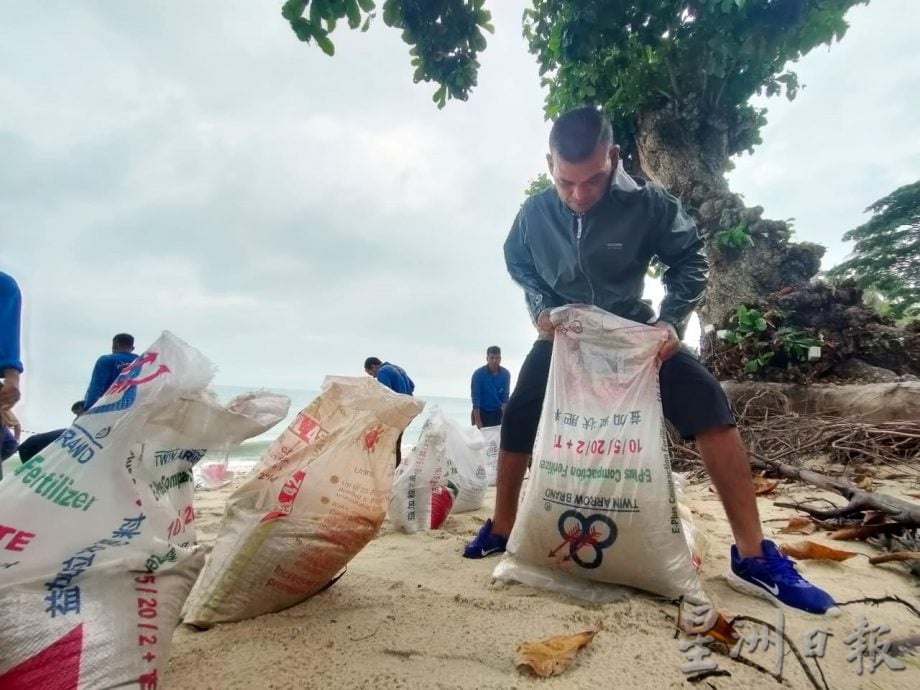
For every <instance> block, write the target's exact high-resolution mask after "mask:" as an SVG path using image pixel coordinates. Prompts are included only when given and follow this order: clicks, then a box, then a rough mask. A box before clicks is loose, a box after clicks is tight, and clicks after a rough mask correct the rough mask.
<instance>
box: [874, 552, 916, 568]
mask: <svg viewBox="0 0 920 690" xmlns="http://www.w3.org/2000/svg"><path fill="white" fill-rule="evenodd" d="M917 560H920V551H895V552H894V553H883V554H882V555H881V556H873V557H872V558H870V559H869V562H870V563H871V564H872V565H878V564H879V563H891V562H892V561H917Z"/></svg>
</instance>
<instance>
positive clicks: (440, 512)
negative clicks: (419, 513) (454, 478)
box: [431, 486, 454, 529]
mask: <svg viewBox="0 0 920 690" xmlns="http://www.w3.org/2000/svg"><path fill="white" fill-rule="evenodd" d="M453 507H454V494H453V493H452V492H451V491H450V489H448V488H447V487H444V486H439V487H438V488H437V489H435V490H434V491H432V492H431V529H438V528H439V527H440V526H441V525H443V524H444V521H445V520H447V516H448V515H450V509H451V508H453Z"/></svg>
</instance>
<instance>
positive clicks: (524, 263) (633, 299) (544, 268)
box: [463, 106, 840, 615]
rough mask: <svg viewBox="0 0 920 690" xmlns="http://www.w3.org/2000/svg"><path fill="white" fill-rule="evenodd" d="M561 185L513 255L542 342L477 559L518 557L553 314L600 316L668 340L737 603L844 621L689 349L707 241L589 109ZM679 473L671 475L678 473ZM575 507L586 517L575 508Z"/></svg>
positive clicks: (560, 168)
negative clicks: (655, 298) (657, 276)
mask: <svg viewBox="0 0 920 690" xmlns="http://www.w3.org/2000/svg"><path fill="white" fill-rule="evenodd" d="M547 163H548V165H549V170H550V174H551V176H552V179H553V185H552V186H551V187H549V188H547V189H546V190H544V191H542V192H539V193H537V194H535V195H533V196H532V197H530V198H529V199H527V201H525V202H524V204H523V205H522V206H521V208H520V210H519V212H518V214H517V217H516V218H515V221H514V223H513V225H512V228H511V232H510V233H509V234H508V239H507V240H506V241H505V246H504V250H505V262H506V264H507V267H508V271H509V273H510V274H511V277H512V279H513V280H514V281H515V282H516V283H518V285H520V286H521V287H522V288H523V290H524V295H525V299H526V304H527V310H528V312H529V313H530V316H531V320H532V321H533V324H534V326H535V327H536V330H537V341H536V342H535V343H534V346H533V349H532V350H531V352H530V354H529V355H528V356H527V358H526V359H525V360H524V363H523V364H522V366H521V369H520V373H519V374H518V380H517V385H516V386H515V389H514V392H513V393H512V394H511V398H510V400H509V401H508V406H507V408H506V409H505V414H504V420H503V424H502V428H501V444H500V452H499V461H498V462H499V465H498V467H499V469H498V483H497V485H496V500H495V510H494V512H493V516H492V518H491V519H488V520H486V522H485V523H484V524H483V526H482V528H481V529H480V531H479V533H478V534H477V535H476V537H475V538H474V539H473V540H472V541H471V542H470V543H469V544H467V546H466V548H465V549H464V554H463V555H464V556H466V557H467V558H485V557H487V556H491V555H494V554H498V553H501V552H503V551H505V550H506V548H507V542H508V536H509V535H510V534H511V530H512V528H513V526H514V522H515V519H516V517H517V508H518V499H519V496H520V491H521V486H522V484H523V481H524V475H525V473H526V471H527V467H528V464H529V462H530V458H531V453H532V452H533V446H534V439H535V437H536V435H537V429H538V427H539V423H540V417H541V414H542V408H543V401H544V396H545V393H546V384H547V380H548V378H549V374H550V368H551V362H552V353H553V340H554V337H555V326H554V324H553V320H552V318H551V316H550V314H551V312H552V310H553V309H554V308H556V307H561V306H565V305H570V304H582V305H586V304H587V305H592V306H595V307H599V308H600V309H603V310H605V311H607V312H610V313H612V314H616V315H618V316H620V317H622V318H625V319H630V320H632V321H635V322H638V323H643V324H649V326H651V327H652V328H657V329H660V330H661V331H662V337H666V341H665V343H664V345H663V346H662V347H661V349H660V350H659V353H658V361H659V371H658V374H659V383H660V392H661V405H662V412H663V414H664V417H665V419H667V420H668V421H670V422H671V423H672V424H673V425H674V426H675V427H676V428H677V430H678V431H679V432H680V434H681V436H682V437H683V438H685V439H693V440H695V441H696V445H697V449H698V451H699V455H700V457H701V459H702V461H703V464H704V465H705V466H706V469H707V470H708V472H709V475H710V477H711V478H712V482H713V485H714V486H715V488H716V489H717V491H718V494H719V498H720V499H721V501H722V505H723V507H724V508H725V512H726V515H727V517H728V522H729V525H730V527H731V529H732V534H733V536H734V538H735V544H734V545H732V547H731V549H730V551H729V564H730V565H729V571H728V573H727V578H726V579H727V581H728V583H729V584H730V585H731V586H732V587H735V588H736V589H739V590H741V591H744V592H747V593H751V594H755V595H757V596H761V597H764V598H767V599H769V600H771V601H773V602H774V603H781V604H783V605H785V606H789V607H791V608H794V609H799V610H802V611H806V612H809V613H817V614H823V613H830V614H832V615H833V614H836V613H839V612H840V610H839V608H838V607H837V605H836V602H835V601H834V599H833V597H831V596H830V595H829V594H828V593H827V592H825V591H824V590H822V589H820V588H818V587H816V586H814V585H813V584H811V583H809V582H808V581H807V580H805V578H803V577H802V576H801V575H799V573H798V572H797V571H796V569H795V564H794V563H793V562H792V561H791V560H790V559H789V558H788V557H786V556H785V555H784V554H783V553H782V552H780V550H779V548H778V547H777V545H776V544H775V543H773V542H772V541H770V540H768V539H765V538H764V534H763V528H762V526H761V522H760V518H759V515H758V512H757V499H756V497H755V494H754V486H753V483H752V481H751V467H750V465H749V463H748V454H747V449H746V448H745V446H744V443H743V441H742V440H741V436H740V435H739V433H738V429H737V428H736V426H735V418H734V414H733V413H732V410H731V406H730V405H729V403H728V399H727V397H726V395H725V392H724V391H723V390H722V387H721V386H720V385H719V382H718V381H717V380H716V379H715V377H714V376H713V375H712V374H711V373H710V372H709V371H708V370H707V369H706V368H705V367H704V366H703V365H702V364H701V363H700V362H699V361H698V360H697V359H696V358H694V357H693V355H692V354H690V353H689V352H688V351H686V350H684V349H682V348H681V336H682V334H683V332H684V329H685V327H686V325H687V321H688V320H689V319H690V316H691V314H692V313H693V310H694V309H695V308H696V306H697V305H698V304H699V303H700V301H701V300H702V299H703V296H704V294H705V292H706V285H707V281H708V271H709V264H708V261H707V259H706V255H705V252H704V246H703V240H702V238H701V237H700V235H699V233H698V232H697V229H696V226H695V224H694V222H693V220H692V219H691V218H690V216H689V215H687V214H686V213H685V212H684V211H683V208H682V206H681V203H680V201H678V200H677V199H676V198H674V197H673V196H671V195H670V194H668V193H667V192H665V191H664V190H663V189H661V188H660V187H657V186H655V185H653V184H647V183H646V182H644V181H643V180H641V179H638V178H633V177H631V176H629V175H627V174H626V172H625V171H623V170H622V169H621V168H622V166H621V164H620V151H619V147H618V146H617V145H616V144H615V143H614V140H613V131H612V127H611V125H610V121H609V120H608V119H607V118H606V116H605V115H604V114H603V113H602V112H601V110H600V109H598V108H596V107H592V106H585V107H581V108H576V109H574V110H571V111H569V112H567V113H564V114H562V115H560V116H559V117H558V119H557V120H556V121H555V123H553V127H552V130H551V132H550V141H549V153H548V154H547ZM655 256H657V258H658V260H659V261H661V263H662V264H663V265H665V266H667V270H666V271H665V272H664V273H663V274H662V282H663V283H664V286H665V288H666V292H665V297H664V299H663V300H662V302H661V306H660V308H659V310H658V313H657V314H656V313H655V311H654V310H653V309H652V308H651V306H650V305H649V304H648V303H647V302H645V301H643V299H642V289H643V283H644V280H645V275H646V271H647V269H648V266H649V263H650V261H651V260H652V258H653V257H655ZM665 471H667V470H665ZM573 507H574V506H573Z"/></svg>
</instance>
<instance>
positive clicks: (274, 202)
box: [0, 0, 920, 430]
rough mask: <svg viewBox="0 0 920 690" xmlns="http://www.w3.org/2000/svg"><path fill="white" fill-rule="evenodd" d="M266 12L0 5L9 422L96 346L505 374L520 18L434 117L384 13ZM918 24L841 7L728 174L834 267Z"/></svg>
mask: <svg viewBox="0 0 920 690" xmlns="http://www.w3.org/2000/svg"><path fill="white" fill-rule="evenodd" d="M280 4H281V3H280V2H261V3H254V2H247V1H245V0H233V1H227V2H222V3H219V4H215V3H213V2H203V1H200V0H199V1H189V2H183V3H172V4H169V5H168V6H167V5H164V4H163V3H158V2H152V1H147V2H140V1H139V2H131V3H124V2H115V1H114V0H109V1H107V2H93V3H83V4H78V3H72V2H70V3H65V2H44V3H38V4H36V3H22V2H13V1H12V0H10V1H3V2H0V7H2V11H3V18H4V19H3V24H2V27H0V94H2V95H0V103H2V105H0V269H2V270H4V271H7V272H9V273H11V274H13V275H14V276H15V277H16V278H17V280H18V281H19V283H20V286H21V287H22V289H23V293H24V302H25V306H24V324H23V326H24V342H23V345H24V351H25V352H24V359H25V362H26V367H27V371H26V376H25V378H24V388H25V395H24V400H23V404H22V406H21V408H19V409H20V411H21V416H22V417H23V419H24V421H25V426H26V428H29V429H39V430H40V429H41V428H45V427H47V426H50V425H55V426H56V425H59V424H60V423H62V422H65V421H66V420H67V414H66V405H64V403H65V402H66V403H69V401H71V400H74V399H77V398H79V397H80V396H82V394H83V392H84V390H85V386H86V383H87V381H88V377H89V373H90V370H91V367H92V364H93V362H94V360H95V358H96V357H97V356H99V355H100V354H102V353H103V352H105V351H106V350H107V348H108V345H109V342H110V339H111V336H112V335H113V334H114V333H116V332H118V331H128V332H131V333H133V334H134V335H135V336H136V338H137V340H138V345H139V346H140V347H144V346H146V345H147V344H149V343H150V342H152V341H153V340H154V339H155V338H156V337H157V336H158V335H159V333H160V332H161V331H162V330H164V329H169V330H171V331H173V332H174V333H176V334H177V335H179V336H180V337H182V338H183V339H185V340H187V341H188V342H189V343H191V344H193V345H194V346H196V347H197V348H199V349H200V350H202V351H203V352H204V353H205V354H207V355H208V356H209V357H210V358H211V359H212V360H213V361H214V362H215V363H216V364H217V365H218V367H219V370H220V373H219V374H218V379H217V382H218V383H222V384H233V385H248V386H269V387H271V386H274V387H286V388H308V389H315V388H317V387H318V386H319V383H320V382H321V380H322V377H323V376H324V375H325V374H332V373H334V374H353V375H358V374H360V373H361V363H362V362H363V359H364V357H365V356H367V355H371V354H374V355H378V356H380V357H381V358H384V359H389V360H391V361H394V362H397V363H399V364H401V365H402V366H404V367H405V368H406V369H407V370H408V371H409V373H410V374H411V375H412V376H413V378H414V379H415V381H416V383H417V385H418V391H417V392H418V393H419V394H422V395H456V396H464V395H466V392H467V387H468V382H469V375H470V373H471V371H472V369H473V368H475V367H476V366H479V365H480V364H481V363H482V362H483V361H484V358H485V348H486V346H488V345H491V344H499V345H501V346H502V347H503V350H504V353H505V364H506V365H507V366H508V367H509V368H510V369H512V372H516V369H517V367H518V366H519V365H520V362H521V360H522V359H523V357H524V355H525V354H526V352H527V350H528V349H529V346H530V342H531V339H532V331H531V326H530V324H529V320H528V318H527V315H526V311H525V309H524V304H523V298H522V296H521V293H520V291H519V290H518V288H517V287H516V286H514V284H513V283H512V282H511V280H510V279H509V278H508V277H507V274H506V272H505V268H504V262H503V259H502V254H501V245H502V243H503V241H504V238H505V235H506V234H507V231H508V228H509V227H510V222H511V220H512V218H513V216H514V213H515V212H516V210H517V208H518V206H519V204H520V202H521V200H522V192H523V189H524V188H525V187H526V185H527V182H528V180H529V179H530V178H532V177H533V176H535V175H536V174H537V173H539V172H540V171H541V170H542V169H543V166H544V161H543V154H544V150H545V140H546V135H547V133H548V126H547V124H546V123H545V122H544V121H543V116H542V93H541V91H540V88H539V80H538V77H537V68H536V65H535V62H534V60H533V58H532V57H531V56H530V55H529V54H528V53H527V50H526V45H525V43H524V41H523V39H522V38H521V31H520V16H521V10H522V8H523V7H524V3H523V2H520V1H518V0H502V1H501V2H495V1H493V2H491V3H490V5H491V9H492V11H493V13H494V15H495V22H494V23H495V26H496V34H495V36H494V37H493V38H491V39H490V44H489V48H488V50H487V51H486V52H485V54H484V55H483V59H482V62H483V67H482V71H481V74H480V83H479V87H478V88H477V89H476V90H475V92H474V93H473V96H472V98H471V100H470V101H469V102H467V103H459V102H451V103H449V104H448V107H447V108H445V109H444V110H443V111H438V110H437V108H436V107H435V106H434V104H433V103H432V101H431V93H432V92H433V87H431V86H430V85H425V84H421V85H415V84H413V83H412V81H411V70H410V67H409V64H408V61H409V57H408V56H407V54H406V51H407V47H406V46H405V45H404V44H403V43H402V42H401V41H400V39H399V35H398V33H397V32H395V31H392V30H389V29H387V28H386V27H385V26H384V25H383V24H382V22H378V25H377V26H376V27H375V28H372V29H371V31H370V32H368V33H367V34H360V33H357V32H349V31H347V30H342V31H339V32H337V33H336V35H335V40H336V47H337V55H336V57H335V58H333V59H330V58H327V57H326V56H324V55H323V54H322V53H320V52H319V50H318V49H316V48H315V47H307V46H305V45H303V44H301V43H299V42H298V41H297V40H296V39H295V37H294V35H293V34H292V32H291V31H290V29H289V27H288V26H287V24H286V23H285V22H284V21H283V20H282V18H281V17H280V14H279V8H280ZM167 7H168V10H167V9H166V8H167ZM918 17H920V10H918V6H917V5H916V4H915V3H913V2H911V0H898V1H895V0H889V2H885V3H883V2H875V3H872V5H870V6H869V7H868V8H857V9H855V10H853V12H852V13H851V21H852V26H851V29H850V32H849V34H848V35H847V37H846V38H845V39H844V41H843V42H842V43H841V44H839V45H835V46H834V47H833V48H832V49H831V51H830V52H829V53H828V52H827V51H826V50H823V49H821V50H818V51H816V52H815V53H813V54H812V55H810V56H808V57H807V58H806V59H805V60H803V61H802V62H801V64H800V65H799V66H798V71H799V74H800V78H801V80H802V81H803V82H804V83H805V84H806V85H807V88H806V89H805V90H804V91H803V92H802V94H801V95H800V96H799V98H798V99H797V100H796V101H795V102H794V103H792V104H788V103H786V102H785V101H782V100H777V99H773V100H771V101H769V102H768V106H769V108H770V113H769V119H770V124H769V125H768V126H767V128H766V129H765V130H764V141H765V143H764V144H763V145H762V146H761V147H760V148H758V149H757V151H756V153H755V155H754V156H752V157H748V156H745V157H742V158H741V159H739V161H738V165H737V170H736V171H735V172H734V173H733V174H732V176H731V181H732V185H733V187H734V188H735V189H736V190H737V191H740V192H742V193H744V194H745V198H746V199H747V201H748V202H749V203H752V204H753V203H757V204H761V205H763V206H765V208H766V214H767V216H769V217H775V218H786V217H795V218H796V230H797V236H798V237H799V238H800V239H807V240H811V241H817V242H821V243H823V244H825V245H827V246H828V247H829V258H830V259H831V261H832V262H833V261H837V260H839V259H840V258H842V257H843V256H844V255H845V253H846V250H845V248H844V246H843V245H842V244H841V243H840V240H839V238H840V236H841V235H842V233H843V232H844V231H845V230H847V229H849V228H851V227H853V226H854V225H856V224H858V223H860V222H862V221H863V220H864V218H865V217H864V216H863V215H862V209H863V208H865V207H866V206H867V205H868V204H869V203H871V202H872V201H874V200H875V199H877V198H878V197H880V196H882V195H884V194H886V193H888V192H889V191H891V190H892V189H894V188H895V187H896V186H898V185H900V184H904V183H907V182H910V181H913V180H915V179H916V178H917V177H918V174H917V172H918V170H920V136H918V132H917V125H916V122H917V112H918V104H920V96H918V94H920V79H918V70H917V69H916V65H917V64H920V59H918V58H920V48H918V47H917V46H918V44H917V41H916V39H915V36H914V34H915V29H914V28H913V27H915V26H916V23H917V22H916V19H917V18H918ZM52 401H53V406H52V404H51V403H52ZM61 407H63V409H59V408H61ZM52 408H53V409H52Z"/></svg>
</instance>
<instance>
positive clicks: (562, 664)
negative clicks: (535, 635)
mask: <svg viewBox="0 0 920 690" xmlns="http://www.w3.org/2000/svg"><path fill="white" fill-rule="evenodd" d="M596 634H597V630H585V631H584V632H580V633H578V634H576V635H557V636H556V637H550V638H549V639H546V640H540V641H539V642H522V643H521V644H520V646H519V647H518V649H517V658H516V659H515V663H516V664H517V665H518V666H529V667H530V668H531V669H532V670H533V672H534V673H536V674H537V675H538V676H541V677H543V678H548V677H549V676H555V675H558V674H560V673H562V672H563V671H565V670H566V669H567V668H568V667H569V666H571V665H572V662H573V661H575V654H576V653H577V652H578V650H579V649H581V648H582V647H584V646H585V645H587V644H588V643H589V642H590V641H591V640H593V639H594V636H595V635H596Z"/></svg>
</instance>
